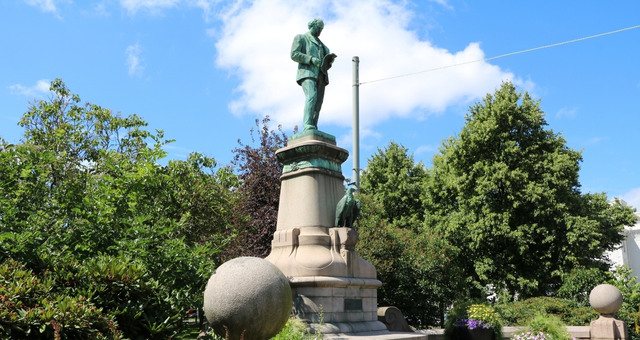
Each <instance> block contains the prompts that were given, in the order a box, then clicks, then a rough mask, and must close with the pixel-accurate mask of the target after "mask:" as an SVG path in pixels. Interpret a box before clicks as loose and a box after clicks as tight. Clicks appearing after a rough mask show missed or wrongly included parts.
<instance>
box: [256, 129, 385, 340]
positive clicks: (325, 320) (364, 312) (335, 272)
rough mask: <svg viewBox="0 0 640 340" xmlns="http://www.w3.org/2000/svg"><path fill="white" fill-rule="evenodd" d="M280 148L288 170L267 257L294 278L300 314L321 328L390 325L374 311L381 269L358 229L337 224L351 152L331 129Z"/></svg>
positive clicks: (366, 329)
mask: <svg viewBox="0 0 640 340" xmlns="http://www.w3.org/2000/svg"><path fill="white" fill-rule="evenodd" d="M276 155H277V157H278V159H279V160H280V162H281V163H282V164H283V174H282V177H281V181H282V185H281V191H280V206H279V208H278V223H277V228H276V232H275V234H274V237H273V242H272V248H271V254H269V256H268V257H267V260H268V261H270V262H271V263H273V264H274V265H276V266H277V267H278V268H279V269H280V270H281V271H282V272H283V273H284V275H285V276H287V277H288V278H289V281H290V283H291V287H292V289H293V301H294V312H295V314H296V315H298V316H299V317H300V318H301V319H303V320H305V321H307V322H308V323H309V324H310V326H311V328H312V329H313V330H314V331H316V332H319V333H324V334H337V333H350V334H353V333H363V332H378V331H382V332H384V331H386V327H385V325H384V324H383V323H381V322H380V321H378V317H377V294H376V289H377V288H378V287H380V286H381V285H382V283H381V282H380V281H379V280H377V279H376V270H375V268H374V267H373V266H372V265H371V264H370V263H369V262H367V261H365V260H364V259H362V258H361V257H360V256H359V255H358V254H357V253H356V252H355V244H356V242H357V238H358V234H357V232H356V230H354V229H351V228H338V227H336V226H335V225H334V222H335V214H336V204H337V203H338V201H339V200H340V198H342V196H343V195H344V193H345V188H344V184H343V182H344V177H343V176H342V171H341V164H342V163H343V162H344V161H345V160H346V159H347V157H348V153H347V151H346V150H344V149H342V148H340V147H338V146H336V143H335V138H334V137H333V136H331V135H328V134H325V133H322V132H319V131H308V132H305V133H301V134H298V135H296V136H293V137H292V138H291V139H290V140H289V142H288V143H287V146H286V147H284V148H282V149H280V150H278V151H277V152H276Z"/></svg>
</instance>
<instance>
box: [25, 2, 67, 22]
mask: <svg viewBox="0 0 640 340" xmlns="http://www.w3.org/2000/svg"><path fill="white" fill-rule="evenodd" d="M24 2H25V3H26V4H27V5H29V6H32V7H36V8H38V9H40V10H41V11H43V12H45V13H51V14H53V15H55V16H56V17H58V18H60V13H58V7H57V6H56V1H55V0H24Z"/></svg>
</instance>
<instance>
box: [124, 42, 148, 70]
mask: <svg viewBox="0 0 640 340" xmlns="http://www.w3.org/2000/svg"><path fill="white" fill-rule="evenodd" d="M125 54H126V56H127V68H128V70H129V75H130V76H141V75H142V72H143V71H144V65H143V62H142V48H141V47H140V44H139V43H135V44H132V45H129V46H127V50H126V51H125Z"/></svg>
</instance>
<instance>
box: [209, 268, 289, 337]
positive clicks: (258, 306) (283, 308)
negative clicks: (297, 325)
mask: <svg viewBox="0 0 640 340" xmlns="http://www.w3.org/2000/svg"><path fill="white" fill-rule="evenodd" d="M291 307H292V296H291V287H290V286H289V280H288V279H287V277H286V276H284V274H282V272H281V271H280V270H279V269H278V268H277V267H276V266H274V265H273V264H271V263H270V262H269V261H267V260H264V259H261V258H257V257H238V258H235V259H233V260H230V261H227V262H225V263H223V264H222V265H221V266H220V267H218V269H216V271H215V273H214V274H213V275H211V277H210V278H209V282H208V283H207V287H206V288H205V291H204V314H205V316H206V318H207V321H208V322H209V323H210V324H211V326H212V327H213V329H214V331H215V333H216V334H218V335H220V336H222V337H224V338H227V339H241V338H242V339H244V340H251V339H260V340H262V339H268V338H271V337H272V336H274V335H276V334H278V332H279V331H280V330H281V329H282V327H284V324H285V323H286V322H287V320H288V319H289V316H290V314H291Z"/></svg>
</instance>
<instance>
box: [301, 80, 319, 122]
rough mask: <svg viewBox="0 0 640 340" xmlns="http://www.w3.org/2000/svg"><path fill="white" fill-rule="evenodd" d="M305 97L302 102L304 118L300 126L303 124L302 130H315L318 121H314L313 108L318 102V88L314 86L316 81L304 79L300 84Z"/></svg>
mask: <svg viewBox="0 0 640 340" xmlns="http://www.w3.org/2000/svg"><path fill="white" fill-rule="evenodd" d="M300 85H301V86H302V90H303V91H304V95H305V98H306V100H305V102H304V118H303V119H302V124H304V130H316V129H318V119H317V118H316V119H315V121H314V119H313V118H314V114H315V107H316V103H317V101H318V88H317V86H316V80H315V79H313V78H306V79H304V80H303V81H302V83H301V84H300Z"/></svg>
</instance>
